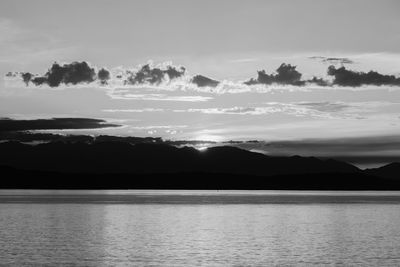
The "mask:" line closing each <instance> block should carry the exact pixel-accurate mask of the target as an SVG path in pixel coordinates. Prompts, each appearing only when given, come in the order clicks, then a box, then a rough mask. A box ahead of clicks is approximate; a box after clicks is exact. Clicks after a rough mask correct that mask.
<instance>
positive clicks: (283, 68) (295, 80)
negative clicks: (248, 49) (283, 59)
mask: <svg viewBox="0 0 400 267" xmlns="http://www.w3.org/2000/svg"><path fill="white" fill-rule="evenodd" d="M301 76H302V74H301V73H300V72H298V71H297V70H296V66H292V65H290V64H286V63H282V64H281V65H280V66H279V68H277V69H276V74H267V73H266V72H265V70H261V71H258V77H257V79H253V78H252V79H250V80H249V81H247V82H245V84H247V85H252V84H273V83H277V84H290V85H304V84H305V81H302V80H301Z"/></svg>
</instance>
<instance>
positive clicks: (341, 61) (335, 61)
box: [309, 56, 354, 64]
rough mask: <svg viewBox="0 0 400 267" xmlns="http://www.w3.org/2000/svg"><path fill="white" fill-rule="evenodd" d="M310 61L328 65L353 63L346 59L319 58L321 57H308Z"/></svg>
mask: <svg viewBox="0 0 400 267" xmlns="http://www.w3.org/2000/svg"><path fill="white" fill-rule="evenodd" d="M309 58H310V59H316V60H320V61H322V62H325V63H330V64H354V61H353V60H351V59H349V58H346V57H321V56H314V57H309Z"/></svg>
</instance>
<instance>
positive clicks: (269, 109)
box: [174, 102, 332, 118]
mask: <svg viewBox="0 0 400 267" xmlns="http://www.w3.org/2000/svg"><path fill="white" fill-rule="evenodd" d="M174 112H199V113H204V114H222V115H268V114H275V113H284V114H288V115H292V116H298V117H303V116H311V117H317V118H321V117H322V118H332V114H330V113H329V112H324V111H319V110H316V109H313V108H309V107H306V106H304V105H301V104H300V105H299V104H297V103H278V102H269V103H265V106H259V107H240V106H235V107H229V108H201V109H194V108H192V109H187V110H174Z"/></svg>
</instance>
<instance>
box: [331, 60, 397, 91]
mask: <svg viewBox="0 0 400 267" xmlns="http://www.w3.org/2000/svg"><path fill="white" fill-rule="evenodd" d="M328 75H330V76H333V78H334V79H333V82H332V83H333V84H334V85H339V86H352V87H357V86H362V85H377V86H381V85H395V86H399V85H400V78H397V77H395V76H394V75H384V74H380V73H378V72H376V71H372V70H371V71H369V72H357V71H352V70H348V69H346V68H345V67H340V68H336V67H335V66H333V65H331V66H329V68H328Z"/></svg>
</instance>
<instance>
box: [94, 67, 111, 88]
mask: <svg viewBox="0 0 400 267" xmlns="http://www.w3.org/2000/svg"><path fill="white" fill-rule="evenodd" d="M97 78H98V79H99V80H100V83H101V84H103V85H105V84H107V81H108V80H109V79H110V72H109V71H108V70H106V69H105V68H102V69H100V70H99V72H98V73H97Z"/></svg>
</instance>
